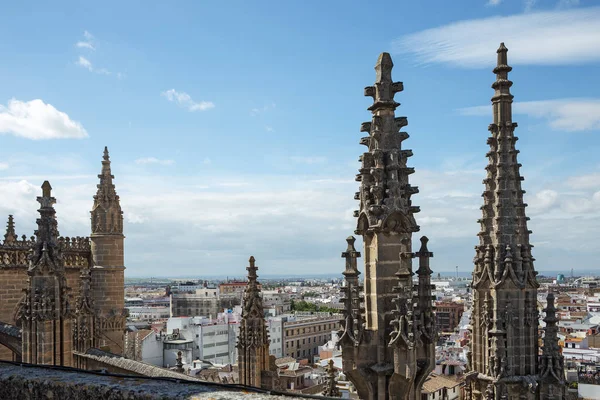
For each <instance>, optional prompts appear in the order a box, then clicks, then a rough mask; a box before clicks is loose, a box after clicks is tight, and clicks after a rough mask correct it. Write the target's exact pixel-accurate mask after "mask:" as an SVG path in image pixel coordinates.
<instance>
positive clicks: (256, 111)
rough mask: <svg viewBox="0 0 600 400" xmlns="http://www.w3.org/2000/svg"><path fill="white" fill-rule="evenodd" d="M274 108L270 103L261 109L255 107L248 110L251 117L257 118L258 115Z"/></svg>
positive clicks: (273, 104)
mask: <svg viewBox="0 0 600 400" xmlns="http://www.w3.org/2000/svg"><path fill="white" fill-rule="evenodd" d="M275 107H276V104H275V103H271V104H267V105H265V106H262V107H257V108H253V109H252V110H250V115H252V116H253V117H255V116H257V115H258V114H262V113H265V112H267V111H269V110H272V109H274V108H275Z"/></svg>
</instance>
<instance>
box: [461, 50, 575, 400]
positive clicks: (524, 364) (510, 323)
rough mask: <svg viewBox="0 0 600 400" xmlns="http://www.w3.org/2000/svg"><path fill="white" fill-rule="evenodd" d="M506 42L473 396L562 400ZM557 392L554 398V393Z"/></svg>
mask: <svg viewBox="0 0 600 400" xmlns="http://www.w3.org/2000/svg"><path fill="white" fill-rule="evenodd" d="M507 52H508V50H507V48H506V47H505V46H504V43H502V44H501V45H500V48H499V49H498V51H497V53H498V61H497V66H496V68H494V73H495V74H496V81H495V82H494V83H493V85H492V88H493V89H494V91H495V92H494V96H493V97H492V109H493V123H492V124H490V126H489V128H488V130H489V131H490V136H489V137H488V140H487V143H488V145H489V146H490V151H489V152H488V153H487V157H488V159H489V162H488V165H487V167H486V171H487V176H486V178H485V179H484V181H483V183H484V185H485V190H484V192H483V206H482V207H481V211H482V218H481V219H480V220H479V221H478V222H479V223H480V224H481V231H480V233H479V245H477V246H476V247H475V259H474V264H475V268H474V271H473V282H472V288H473V310H472V315H471V341H470V351H469V354H468V362H469V369H470V372H469V373H468V374H467V376H466V390H465V392H466V394H467V399H477V400H480V399H481V400H483V399H486V400H491V399H495V400H499V399H532V400H533V399H557V400H560V399H564V393H565V385H564V373H563V370H562V363H563V361H562V356H561V355H560V350H559V346H558V338H557V336H556V326H555V325H556V322H557V319H556V316H555V309H554V303H553V300H554V298H553V295H549V297H548V307H547V308H546V309H545V311H546V319H547V320H548V321H547V326H546V335H545V339H544V349H543V354H544V355H543V356H542V358H540V356H539V355H538V352H539V349H538V320H539V315H538V308H537V289H538V287H539V285H538V283H537V280H536V275H537V272H536V271H535V269H534V266H533V261H534V258H533V257H532V254H531V249H532V247H533V246H532V245H531V244H530V242H529V235H530V233H531V231H529V230H528V228H527V221H528V220H529V218H528V217H527V216H526V215H525V207H526V204H525V203H524V202H523V193H525V191H524V190H522V189H521V181H523V178H522V177H521V175H520V172H519V169H520V167H521V164H519V163H518V162H517V154H518V153H519V151H518V150H516V149H515V143H516V141H517V137H516V136H515V135H514V130H515V128H516V127H517V124H516V123H514V122H513V120H512V102H513V95H512V94H511V93H510V87H511V86H512V82H511V81H510V80H509V79H508V73H509V72H510V71H511V70H512V68H511V67H510V66H509V65H508V60H507ZM550 391H552V393H553V394H552V396H551V397H550V396H549V395H548V393H549V392H550Z"/></svg>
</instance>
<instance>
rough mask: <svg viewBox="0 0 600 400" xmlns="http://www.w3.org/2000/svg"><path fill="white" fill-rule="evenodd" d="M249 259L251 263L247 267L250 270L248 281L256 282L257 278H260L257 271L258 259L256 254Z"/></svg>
mask: <svg viewBox="0 0 600 400" xmlns="http://www.w3.org/2000/svg"><path fill="white" fill-rule="evenodd" d="M248 261H249V262H250V265H249V266H247V267H246V269H247V270H248V282H256V278H258V275H257V274H256V271H257V270H258V267H257V266H256V259H255V258H254V256H250V259H249V260H248Z"/></svg>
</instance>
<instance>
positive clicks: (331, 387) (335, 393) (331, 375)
mask: <svg viewBox="0 0 600 400" xmlns="http://www.w3.org/2000/svg"><path fill="white" fill-rule="evenodd" d="M326 370H327V385H326V386H325V390H323V396H325V397H342V394H341V393H340V390H339V389H338V387H337V382H336V381H335V366H334V365H333V360H332V359H330V360H329V363H328V364H327V368H326Z"/></svg>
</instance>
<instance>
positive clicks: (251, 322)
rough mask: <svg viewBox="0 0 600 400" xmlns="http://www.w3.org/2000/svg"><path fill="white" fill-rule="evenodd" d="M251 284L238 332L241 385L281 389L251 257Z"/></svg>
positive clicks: (245, 296)
mask: <svg viewBox="0 0 600 400" xmlns="http://www.w3.org/2000/svg"><path fill="white" fill-rule="evenodd" d="M249 263H250V265H249V266H248V267H247V268H246V269H247V270H248V286H246V290H245V292H244V299H243V304H242V319H241V321H240V331H239V334H238V342H237V349H238V375H239V384H240V385H246V386H254V387H257V388H263V389H271V390H273V389H278V387H279V378H278V374H277V367H276V366H275V356H271V355H269V343H270V341H269V331H268V329H267V322H266V321H265V312H264V308H263V302H262V297H261V294H260V288H259V283H258V280H257V278H258V275H257V274H256V271H257V270H258V267H257V266H256V261H255V260H254V257H250V260H249Z"/></svg>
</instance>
